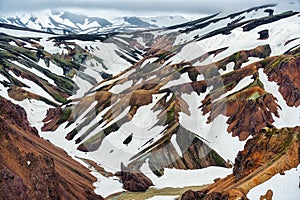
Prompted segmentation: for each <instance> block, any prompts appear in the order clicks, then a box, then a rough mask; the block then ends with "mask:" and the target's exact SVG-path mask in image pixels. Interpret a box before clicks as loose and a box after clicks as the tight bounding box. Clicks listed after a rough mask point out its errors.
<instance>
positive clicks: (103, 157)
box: [0, 5, 300, 196]
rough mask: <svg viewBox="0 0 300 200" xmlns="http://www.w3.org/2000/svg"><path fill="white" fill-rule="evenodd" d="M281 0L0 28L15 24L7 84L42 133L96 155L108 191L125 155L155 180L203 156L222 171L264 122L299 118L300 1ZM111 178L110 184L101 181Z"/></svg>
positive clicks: (8, 93) (4, 70)
mask: <svg viewBox="0 0 300 200" xmlns="http://www.w3.org/2000/svg"><path fill="white" fill-rule="evenodd" d="M274 6H275V5H267V6H262V7H256V8H253V9H249V10H245V11H242V12H237V13H234V14H225V13H221V14H219V15H212V16H209V17H206V18H202V19H199V20H195V21H192V22H185V20H184V19H182V18H181V17H174V21H176V25H174V24H175V23H174V24H173V22H174V21H173V20H171V19H172V18H171V17H157V18H148V19H145V18H134V17H132V18H130V17H127V18H126V17H125V18H119V19H117V20H116V21H115V22H113V24H115V27H116V26H118V27H120V28H124V27H125V29H126V27H129V26H130V27H143V28H145V27H147V28H149V27H151V28H156V27H161V26H168V27H166V28H160V29H154V30H143V31H136V32H135V31H132V32H130V33H115V34H98V35H86V34H79V35H59V36H54V37H53V36H51V35H47V34H43V33H35V34H36V35H35V36H36V37H37V38H31V37H29V36H28V37H24V36H26V34H30V32H24V31H22V30H13V29H6V28H1V29H0V31H1V32H2V33H5V34H7V35H4V34H2V35H0V48H1V51H0V53H1V57H0V59H1V60H0V61H1V62H0V63H1V65H0V83H1V84H0V87H1V91H0V94H1V95H2V96H4V97H5V98H7V99H10V100H12V101H13V102H15V103H18V104H19V105H21V106H23V107H24V108H25V110H26V111H27V113H28V116H29V121H30V122H31V124H32V126H35V127H37V128H38V130H39V134H40V135H41V136H42V137H43V138H45V139H48V140H49V141H51V142H52V143H54V144H55V145H57V146H60V147H62V148H64V149H65V150H66V151H67V152H68V154H69V155H71V156H72V157H73V158H75V159H78V158H84V159H89V160H92V161H94V162H95V163H96V166H94V168H93V170H94V172H93V173H94V175H96V176H97V178H98V183H97V184H95V185H96V186H97V187H98V188H97V189H96V191H97V192H98V193H100V194H101V195H103V196H108V195H109V194H111V193H114V192H118V191H122V190H123V189H122V188H121V184H120V183H119V181H118V180H119V179H118V178H117V177H116V176H113V175H111V176H109V175H108V174H110V173H109V172H111V173H115V172H117V171H119V170H120V166H121V163H123V164H125V165H128V166H129V168H130V169H133V170H141V171H142V172H143V173H144V174H146V175H147V176H149V177H150V178H151V179H152V182H153V183H154V184H155V185H156V186H154V187H158V188H160V187H161V185H162V184H163V181H164V180H168V179H171V180H172V177H173V178H174V180H176V179H175V177H176V176H177V175H178V176H180V177H182V176H184V175H187V176H192V175H193V173H192V172H191V171H189V172H191V174H192V175H190V174H189V172H187V173H185V172H182V171H180V170H178V169H181V170H188V169H189V170H191V169H193V170H199V176H203V175H201V174H202V173H204V172H206V171H205V170H203V171H201V170H202V169H203V168H207V167H209V168H207V169H220V168H218V167H223V168H225V169H224V173H223V170H220V171H218V172H220V175H218V177H224V176H225V175H227V174H228V171H230V169H227V168H229V167H230V166H232V165H235V164H236V163H239V160H238V159H237V155H238V153H239V151H241V150H243V149H244V146H245V143H246V142H247V141H248V140H249V139H250V138H254V139H255V138H257V136H258V135H262V134H265V133H263V131H264V130H265V128H266V127H267V128H271V127H273V126H275V127H277V128H284V127H287V126H297V125H300V124H299V123H298V121H297V120H291V119H298V118H299V117H300V116H299V115H300V112H299V106H300V102H299V97H300V96H299V88H300V86H299V82H298V81H297V76H298V75H300V70H299V63H300V62H299V51H300V49H299V32H300V21H299V13H298V12H296V11H297V10H295V11H294V12H292V11H291V12H281V10H280V9H278V8H277V7H276V6H275V7H274ZM266 9H273V10H274V13H273V15H271V14H269V12H265V11H266ZM52 18H53V19H54V20H55V21H56V23H59V24H62V25H63V26H65V27H70V28H71V29H73V30H74V29H80V30H81V31H86V30H92V28H93V26H94V25H96V26H101V28H103V27H104V28H105V27H106V28H107V27H109V26H113V25H105V23H104V22H103V21H102V20H101V19H97V20H96V19H88V20H87V19H86V18H81V17H79V16H74V15H72V14H70V13H53V17H52ZM24 20H25V18H24ZM27 20H29V21H34V19H30V18H28V19H27ZM36 20H37V19H36ZM179 21H180V22H181V23H182V22H184V23H182V24H177V22H179ZM151 22H155V23H153V24H152V23H151ZM14 23H16V22H14ZM22 23H24V22H22ZM47 23H48V22H47ZM100 24H102V25H100ZM62 25H59V26H62ZM169 25H172V26H169ZM55 26H56V27H57V26H58V25H57V24H56V25H55ZM96 26H95V27H96ZM86 27H88V28H87V29H86V30H83V29H85V28H86ZM32 28H34V27H33V25H32ZM262 30H265V32H267V33H268V34H267V35H263V36H262V35H261V34H259V33H260V31H262ZM94 31H96V32H97V31H98V29H97V28H96V29H95V30H94ZM87 32H88V31H87ZM20 36H23V37H22V38H21V37H20ZM261 37H263V38H261ZM20 94H22V95H21V96H20ZM267 136H268V135H266V137H267ZM254 141H255V140H254ZM291 148H293V147H291ZM279 153H280V154H279V156H280V158H281V157H282V155H283V151H279ZM266 156H269V154H268V155H266ZM262 157H264V156H262ZM249 159H252V158H249ZM272 162H273V161H272ZM272 164H273V163H272ZM145 165H146V167H145ZM97 166H98V167H99V166H100V167H103V170H104V172H103V171H96V168H97ZM216 166H218V167H216ZM290 167H291V168H292V167H296V166H292V165H291V166H290ZM172 168H176V169H172ZM285 170H286V169H285ZM193 172H195V174H196V173H198V171H193ZM213 172H214V170H212V171H210V170H207V173H213ZM221 172H222V173H221ZM260 173H262V174H263V173H264V172H263V171H260ZM248 175H249V176H250V175H251V173H250V174H248ZM156 176H162V177H161V179H159V178H157V177H156ZM233 176H234V175H233ZM169 177H171V178H169ZM214 178H216V177H214ZM116 179H117V180H116ZM199 179H201V177H199ZM178 182H179V181H178V180H176V182H174V184H175V183H178ZM211 182H212V180H211V179H205V181H203V182H201V181H200V182H196V181H195V182H194V183H193V184H203V183H211ZM106 183H109V184H112V185H114V187H111V188H110V189H111V190H109V191H108V190H106V189H105V190H106V191H101V187H104V185H106ZM133 185H134V184H133ZM170 186H174V185H172V184H170ZM180 186H181V187H183V186H190V184H188V183H184V182H182V185H180ZM248 189H251V188H248ZM274 189H276V188H274ZM250 195H252V194H251V193H250Z"/></svg>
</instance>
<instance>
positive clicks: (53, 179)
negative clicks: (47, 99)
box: [0, 96, 102, 200]
mask: <svg viewBox="0 0 300 200" xmlns="http://www.w3.org/2000/svg"><path fill="white" fill-rule="evenodd" d="M0 102H1V103H0V111H1V112H0V140H1V143H0V151H1V155H0V199H7V200H9V199H36V200H39V199H95V200H96V199H102V197H100V196H98V195H96V194H95V193H94V192H93V186H92V183H93V182H94V181H95V178H94V177H93V176H91V175H90V173H89V171H88V170H87V169H86V168H85V167H84V166H82V165H80V164H79V163H77V162H76V161H74V160H73V159H72V158H71V157H69V156H68V155H67V154H66V153H65V152H64V151H63V150H62V149H59V148H57V147H54V146H53V145H52V144H50V143H49V142H47V141H45V140H43V139H42V138H40V137H39V136H38V135H37V130H36V129H35V128H32V127H30V126H29V122H28V120H27V115H26V113H25V111H24V109H23V108H21V107H20V106H18V105H14V104H13V103H12V102H10V101H8V100H6V99H4V98H3V97H1V96H0Z"/></svg>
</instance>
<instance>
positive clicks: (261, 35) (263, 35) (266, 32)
mask: <svg viewBox="0 0 300 200" xmlns="http://www.w3.org/2000/svg"><path fill="white" fill-rule="evenodd" d="M258 34H259V38H258V39H259V40H266V39H268V38H269V30H268V29H266V30H262V31H259V32H258Z"/></svg>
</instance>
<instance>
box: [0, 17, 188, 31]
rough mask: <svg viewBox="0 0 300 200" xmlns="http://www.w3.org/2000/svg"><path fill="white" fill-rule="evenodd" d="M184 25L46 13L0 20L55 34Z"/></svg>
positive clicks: (173, 20)
mask: <svg viewBox="0 0 300 200" xmlns="http://www.w3.org/2000/svg"><path fill="white" fill-rule="evenodd" d="M184 22H187V20H186V19H185V18H183V17H181V16H161V17H135V16H131V17H119V18H116V19H114V20H112V21H111V22H110V21H108V20H106V19H104V18H100V17H87V16H84V15H78V14H74V13H71V12H49V13H47V12H45V13H40V14H39V15H37V16H35V15H26V14H23V15H21V16H10V17H2V18H0V23H5V24H11V25H16V26H19V27H23V28H30V29H35V30H41V31H45V32H49V33H55V34H78V33H87V34H95V33H107V32H119V31H121V32H128V31H133V30H143V29H153V28H162V27H166V26H171V25H176V24H181V23H184Z"/></svg>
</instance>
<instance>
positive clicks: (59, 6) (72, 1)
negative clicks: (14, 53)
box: [0, 0, 300, 18]
mask: <svg viewBox="0 0 300 200" xmlns="http://www.w3.org/2000/svg"><path fill="white" fill-rule="evenodd" d="M284 1H285V2H295V3H296V4H294V5H295V6H298V8H299V5H300V4H299V2H300V0H0V13H1V15H4V16H5V15H14V14H15V13H37V12H41V11H44V10H56V11H66V10H69V11H78V13H81V14H86V15H101V17H106V18H113V17H117V16H118V15H122V16H125V15H136V16H151V15H183V16H185V17H193V16H197V15H199V16H200V15H207V14H212V13H216V12H220V11H224V10H225V11H226V10H227V11H232V10H240V9H246V8H249V7H251V6H257V5H263V4H267V3H278V2H284Z"/></svg>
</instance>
